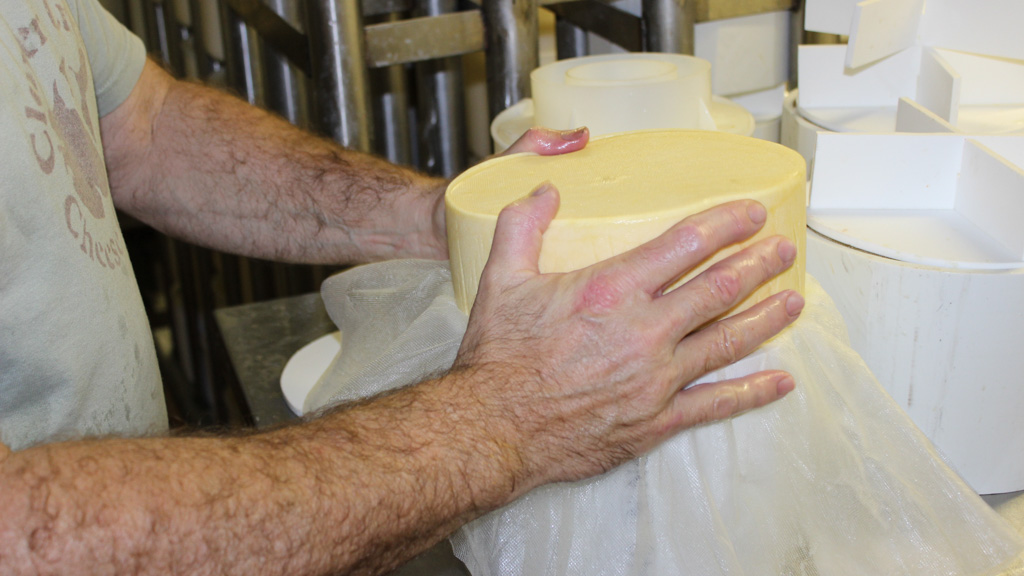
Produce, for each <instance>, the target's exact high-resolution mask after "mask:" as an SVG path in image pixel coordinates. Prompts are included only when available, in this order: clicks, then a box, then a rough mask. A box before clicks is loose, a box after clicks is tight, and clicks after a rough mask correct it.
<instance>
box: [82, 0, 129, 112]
mask: <svg viewBox="0 0 1024 576" xmlns="http://www.w3.org/2000/svg"><path fill="white" fill-rule="evenodd" d="M69 4H70V5H71V7H72V8H73V9H75V10H77V12H78V14H77V15H76V16H77V18H76V20H77V21H78V29H79V31H80V32H81V34H82V41H83V42H84V43H85V51H86V52H87V54H88V58H89V67H90V68H92V80H93V85H94V87H95V89H96V107H97V110H98V112H99V115H100V116H101V117H102V116H105V115H107V114H109V113H110V112H112V111H113V110H114V109H115V108H117V107H118V106H120V105H121V103H122V102H124V101H125V99H126V98H128V95H129V94H131V91H132V88H134V87H135V83H136V82H138V80H139V76H140V75H142V67H143V66H144V65H145V64H146V47H145V46H144V45H143V44H142V40H140V39H139V37H138V36H136V35H134V34H132V33H131V32H130V31H129V30H128V29H127V28H125V27H124V26H123V25H122V24H121V23H120V22H118V21H117V19H116V18H114V16H113V15H111V14H110V12H107V11H106V9H104V8H103V6H101V5H100V3H99V2H98V1H97V0H71V2H69Z"/></svg>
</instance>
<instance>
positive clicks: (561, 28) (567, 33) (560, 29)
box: [555, 17, 590, 60]
mask: <svg viewBox="0 0 1024 576" xmlns="http://www.w3.org/2000/svg"><path fill="white" fill-rule="evenodd" d="M555 49H556V51H557V54H558V59H559V60H565V59H566V58H579V57H581V56H586V55H587V54H590V39H589V36H587V31H586V30H584V29H583V28H580V27H579V26H577V25H575V24H573V23H572V22H570V21H569V20H566V19H565V18H559V17H556V18H555Z"/></svg>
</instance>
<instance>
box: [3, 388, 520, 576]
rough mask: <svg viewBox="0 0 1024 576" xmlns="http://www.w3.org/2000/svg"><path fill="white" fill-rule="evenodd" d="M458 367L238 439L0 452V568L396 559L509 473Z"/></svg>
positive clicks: (284, 570)
mask: <svg viewBox="0 0 1024 576" xmlns="http://www.w3.org/2000/svg"><path fill="white" fill-rule="evenodd" d="M471 380H472V378H470V377H467V376H466V374H464V373H455V374H451V375H448V376H446V377H444V378H441V379H438V380H434V381H430V382H427V383H425V384H424V385H421V386H417V387H414V388H410V389H406V390H403V391H400V392H398V393H394V394H391V395H389V396H385V397H383V398H378V399H376V400H374V401H372V402H366V403H364V404H361V405H359V406H356V407H354V408H351V409H348V410H345V411H341V412H336V413H334V414H330V415H327V416H325V417H323V418H321V419H319V420H316V421H312V422H308V423H305V424H302V425H299V426H294V427H289V428H283V429H280V430H277V431H274V432H269V433H263V434H256V435H252V436H247V437H236V438H152V439H136V440H119V439H107V440H88V441H82V442H72V443H63V444H51V445H47V446H41V447H37V448H32V449H27V450H24V451H21V452H16V453H11V454H8V455H7V456H6V458H4V457H3V455H2V453H0V495H2V497H0V572H2V573H4V574H18V573H40V574H69V573H72V572H76V571H80V572H87V573H153V574H246V575H254V574H321V573H332V572H337V571H341V572H346V573H348V572H351V573H376V572H380V571H383V570H387V569H391V568H394V567H395V566H397V565H400V564H401V563H403V562H404V561H405V560H408V559H409V558H411V557H412V556H413V555H415V554H416V553H418V552H420V551H422V550H424V549H426V548H428V547H429V546H431V545H432V544H433V543H435V542H437V541H438V540H440V539H442V538H443V537H445V536H446V535H447V534H448V533H450V532H451V531H453V530H454V529H455V528H457V527H458V526H459V525H461V524H463V523H465V522H466V521H468V520H470V519H472V518H473V517H475V516H477V515H479V514H481V513H483V512H485V511H487V510H488V509H491V508H495V507H497V506H499V505H501V504H503V503H504V502H507V501H508V500H509V499H510V498H511V497H512V496H513V495H514V493H515V492H518V490H517V488H519V489H521V488H522V487H523V486H522V485H520V486H518V487H515V482H514V481H512V480H511V478H512V477H513V476H512V474H510V471H513V470H514V466H510V463H514V462H515V461H516V459H515V455H514V454H512V453H509V452H507V451H506V450H504V449H503V448H502V446H503V444H501V443H498V442H495V440H494V438H495V437H496V436H495V430H496V429H499V428H500V427H499V425H498V423H497V420H500V418H498V419H497V420H496V419H495V418H493V415H489V414H486V413H485V412H486V408H485V407H484V406H485V405H484V404H483V403H480V402H478V401H477V402H474V401H472V400H470V399H469V396H468V395H467V393H466V390H467V389H471V387H470V386H469V384H470V381H471ZM483 430H487V431H488V433H487V434H484V433H483ZM0 449H2V448H0Z"/></svg>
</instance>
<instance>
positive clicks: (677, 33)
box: [641, 0, 697, 56]
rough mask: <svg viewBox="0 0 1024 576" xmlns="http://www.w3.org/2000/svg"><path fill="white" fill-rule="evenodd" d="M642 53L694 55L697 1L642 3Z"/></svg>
mask: <svg viewBox="0 0 1024 576" xmlns="http://www.w3.org/2000/svg"><path fill="white" fill-rule="evenodd" d="M641 18H642V19H643V28H644V50H646V51H647V52H667V53H672V54H689V55H691V56H692V55H693V42H694V26H695V25H696V23H697V1H696V0H643V13H642V16H641Z"/></svg>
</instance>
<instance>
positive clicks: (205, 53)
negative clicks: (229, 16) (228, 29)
mask: <svg viewBox="0 0 1024 576" xmlns="http://www.w3.org/2000/svg"><path fill="white" fill-rule="evenodd" d="M189 7H190V10H191V13H192V44H193V47H194V49H195V52H196V67H197V75H198V77H199V78H200V79H201V80H204V81H209V80H210V79H211V77H212V76H213V75H214V74H216V73H217V72H219V71H221V70H223V68H224V39H223V36H222V30H221V23H220V18H221V15H220V8H219V6H218V3H217V2H210V1H209V0H189Z"/></svg>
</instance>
